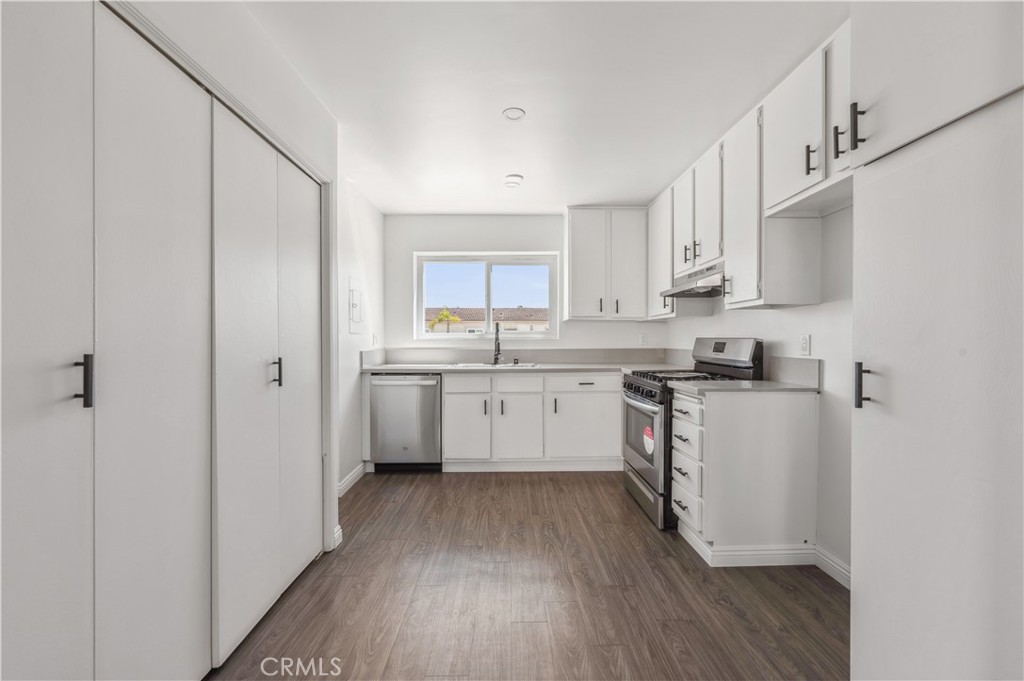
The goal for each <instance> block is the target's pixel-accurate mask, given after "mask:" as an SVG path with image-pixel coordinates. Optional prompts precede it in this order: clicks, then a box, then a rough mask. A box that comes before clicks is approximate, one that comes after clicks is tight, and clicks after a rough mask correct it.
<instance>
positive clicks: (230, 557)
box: [213, 104, 287, 667]
mask: <svg viewBox="0 0 1024 681" xmlns="http://www.w3.org/2000/svg"><path fill="white" fill-rule="evenodd" d="M213 114H214V115H213V194H214V201H213V207H214V211H213V233H214V238H213V253H214V309H215V310H216V313H215V318H214V319H215V321H214V324H215V328H216V334H215V337H216V342H215V344H214V372H215V386H216V388H215V390H216V393H215V398H214V409H215V412H214V419H215V423H216V427H215V433H216V434H215V437H214V480H215V488H214V522H213V528H214V547H213V550H214V574H213V634H214V635H213V661H214V666H215V667H219V666H220V665H221V663H223V662H224V660H225V659H226V658H227V656H228V655H229V654H230V653H231V651H232V650H234V649H235V647H236V646H237V645H238V644H239V642H241V640H242V639H243V638H244V637H245V635H246V634H248V633H249V631H250V630H251V629H252V627H253V625H255V624H256V623H257V622H258V621H259V619H260V618H261V617H262V616H263V615H264V613H266V611H267V610H268V609H269V608H270V606H271V605H273V603H274V601H275V600H276V599H277V597H278V596H279V595H280V593H281V591H280V586H281V577H280V575H281V565H280V562H281V561H280V544H281V531H280V517H281V512H280V474H279V467H280V457H279V449H280V445H279V418H280V416H279V411H278V410H279V391H280V390H281V389H280V388H278V387H277V384H276V383H274V382H273V379H274V377H275V376H276V374H277V371H276V367H275V366H274V365H273V364H272V363H273V362H274V361H275V360H276V359H277V358H278V356H279V354H280V353H279V352H278V342H277V341H278V336H277V324H278V310H277V296H278V280H277V152H276V151H275V150H274V149H273V148H271V147H270V146H269V145H267V144H266V143H265V142H264V141H263V140H262V139H260V138H259V137H257V135H256V133H254V132H253V131H252V130H250V129H249V128H248V127H246V126H245V124H243V123H242V122H241V121H240V120H239V119H238V118H236V117H235V116H234V115H233V114H232V113H231V112H229V111H228V110H227V109H225V108H223V107H222V106H220V105H219V104H217V105H215V106H214V112H213ZM286 380H287V377H286ZM286 385H287V384H286Z"/></svg>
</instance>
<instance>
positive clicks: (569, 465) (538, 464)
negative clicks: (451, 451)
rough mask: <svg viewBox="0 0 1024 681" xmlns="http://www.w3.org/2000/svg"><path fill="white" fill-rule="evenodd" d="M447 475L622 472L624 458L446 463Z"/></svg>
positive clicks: (444, 464)
mask: <svg viewBox="0 0 1024 681" xmlns="http://www.w3.org/2000/svg"><path fill="white" fill-rule="evenodd" d="M442 467H443V470H444V472H445V473H488V472H490V473H497V472H502V473H528V472H537V471H621V470H622V457H621V456H612V457H588V458H580V459H533V460H527V461H495V460H490V459H488V460H487V461H445V462H443V464H442Z"/></svg>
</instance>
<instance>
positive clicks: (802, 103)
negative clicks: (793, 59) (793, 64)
mask: <svg viewBox="0 0 1024 681" xmlns="http://www.w3.org/2000/svg"><path fill="white" fill-rule="evenodd" d="M824 87H825V56H824V52H823V51H822V50H816V51H815V52H814V54H812V55H811V56H810V57H808V58H807V59H805V60H804V62H803V63H802V64H800V66H798V67H797V68H796V70H795V71H793V72H792V73H791V74H789V76H787V77H786V79H785V80H784V81H782V83H781V84H780V85H779V86H778V87H777V88H775V90H773V91H772V93H771V94H769V95H768V97H767V98H766V99H765V100H764V205H765V207H771V206H774V205H775V204H777V203H779V202H781V201H784V200H786V199H788V198H789V197H791V196H793V195H794V194H798V193H799V192H801V191H803V190H805V189H807V188H808V187H810V186H811V185H814V184H816V183H817V182H820V181H821V180H822V179H823V178H824V176H825V171H824V165H825V164H824V162H823V161H824V156H825V150H824V145H823V141H824V140H823V137H824V136H823V134H822V124H823V122H824V120H825V116H824V108H825V98H824Z"/></svg>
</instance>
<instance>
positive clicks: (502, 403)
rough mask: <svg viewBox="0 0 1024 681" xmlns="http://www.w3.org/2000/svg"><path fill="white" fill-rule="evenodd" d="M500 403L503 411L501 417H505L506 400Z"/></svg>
mask: <svg viewBox="0 0 1024 681" xmlns="http://www.w3.org/2000/svg"><path fill="white" fill-rule="evenodd" d="M499 402H500V404H499V405H498V406H499V409H500V411H501V416H504V415H505V400H499Z"/></svg>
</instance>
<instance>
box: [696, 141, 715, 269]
mask: <svg viewBox="0 0 1024 681" xmlns="http://www.w3.org/2000/svg"><path fill="white" fill-rule="evenodd" d="M693 239H694V242H693V253H694V259H695V261H696V262H695V264H696V265H706V264H708V263H709V262H712V261H714V260H717V259H718V258H720V257H722V147H721V145H720V144H716V145H715V146H713V147H711V148H710V149H708V150H707V151H706V152H704V155H703V156H701V157H700V160H698V161H697V164H696V165H695V166H694V167H693Z"/></svg>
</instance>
